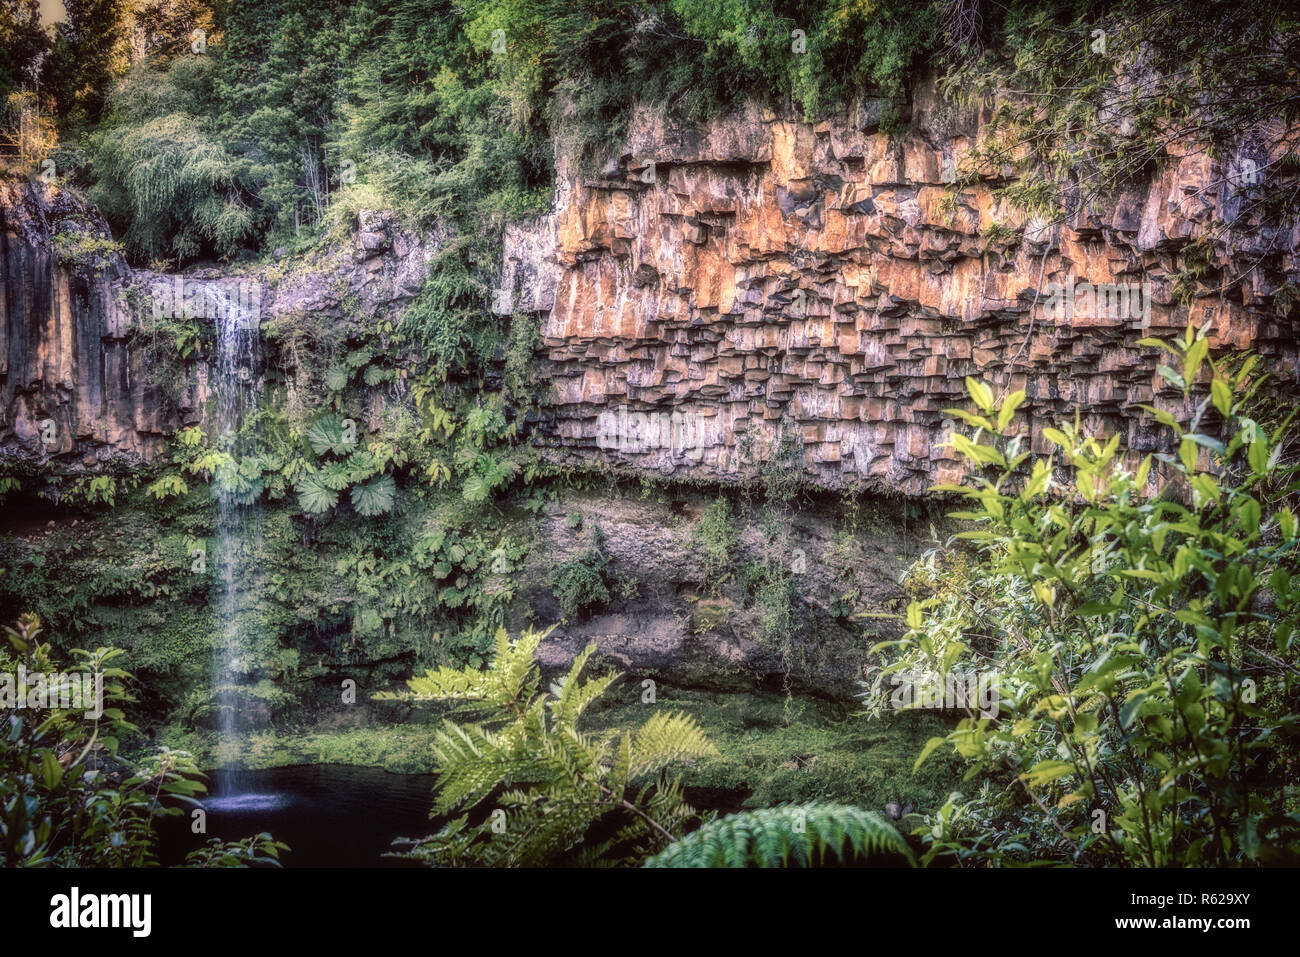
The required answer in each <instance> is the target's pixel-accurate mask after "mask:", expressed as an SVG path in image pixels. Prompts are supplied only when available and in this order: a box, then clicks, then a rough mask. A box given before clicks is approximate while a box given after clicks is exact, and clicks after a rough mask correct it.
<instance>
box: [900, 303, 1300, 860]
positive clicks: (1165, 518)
mask: <svg viewBox="0 0 1300 957" xmlns="http://www.w3.org/2000/svg"><path fill="white" fill-rule="evenodd" d="M1144 341H1145V342H1146V343H1147V344H1150V345H1155V346H1158V347H1160V348H1162V349H1164V350H1165V351H1167V352H1168V353H1169V354H1170V355H1171V356H1172V357H1173V363H1172V365H1173V368H1171V367H1168V366H1161V375H1162V376H1163V377H1164V379H1165V380H1166V381H1167V382H1169V383H1170V385H1172V386H1173V387H1174V388H1176V389H1177V390H1178V391H1180V392H1181V393H1182V394H1183V396H1184V398H1185V400H1186V402H1187V406H1186V407H1187V408H1191V409H1194V410H1195V412H1194V413H1193V415H1192V417H1191V420H1190V422H1188V423H1187V424H1183V423H1181V422H1180V421H1179V420H1178V419H1176V418H1175V417H1174V416H1173V415H1172V414H1170V413H1169V412H1167V411H1157V410H1154V409H1151V410H1149V411H1150V412H1152V414H1153V415H1154V416H1155V418H1156V419H1157V420H1158V421H1159V422H1160V423H1161V424H1162V425H1164V426H1165V427H1167V428H1168V429H1169V430H1170V432H1171V433H1172V441H1171V442H1170V443H1169V444H1168V446H1167V449H1168V450H1167V451H1162V452H1159V453H1156V454H1155V455H1149V456H1147V457H1146V458H1145V459H1143V460H1142V461H1141V463H1140V464H1136V462H1135V459H1133V458H1130V457H1126V456H1124V455H1122V454H1121V451H1120V449H1119V436H1113V437H1111V438H1110V439H1109V440H1105V439H1103V438H1101V437H1098V436H1090V435H1087V434H1084V433H1082V432H1081V431H1080V430H1078V429H1077V428H1076V427H1073V426H1069V425H1065V426H1062V427H1061V428H1060V429H1051V428H1049V429H1046V430H1045V433H1044V434H1045V436H1046V437H1047V439H1048V440H1049V441H1051V442H1052V443H1054V444H1055V445H1056V446H1057V447H1058V449H1059V453H1058V454H1059V455H1060V457H1061V459H1062V460H1063V462H1064V472H1065V475H1066V476H1067V480H1066V481H1064V482H1062V481H1060V480H1059V479H1058V474H1059V473H1058V472H1057V471H1056V470H1055V469H1054V468H1053V465H1052V462H1051V459H1050V458H1048V457H1046V456H1044V457H1038V456H1034V455H1032V454H1031V453H1030V452H1028V451H1025V450H1024V448H1023V445H1024V436H1023V434H1022V430H1021V429H1020V428H1019V427H1017V426H1013V424H1012V423H1013V420H1014V416H1015V412H1016V409H1017V407H1018V405H1019V404H1020V403H1021V402H1022V401H1023V400H1024V398H1025V396H1024V393H1023V392H1016V393H1013V394H1012V395H1010V396H1007V398H1006V399H1005V401H1003V402H1002V403H1001V404H997V403H995V401H994V398H993V393H992V390H990V389H989V388H988V387H987V386H986V385H984V384H983V383H980V382H976V381H974V380H968V387H969V390H970V392H971V395H972V397H973V398H974V400H975V404H976V406H977V407H978V412H977V413H970V412H968V411H965V410H952V414H953V415H956V416H958V417H960V418H962V419H963V420H964V421H966V422H967V423H968V424H970V425H972V426H973V427H974V428H975V434H974V436H973V437H967V436H965V435H961V434H955V435H954V437H953V444H954V446H955V447H956V449H957V451H958V452H959V453H961V455H962V456H963V457H964V458H965V459H966V460H967V461H968V462H970V463H971V464H972V465H973V466H974V467H975V469H976V474H975V475H974V476H973V477H972V478H971V479H970V480H968V482H967V483H966V484H965V485H962V486H958V487H952V488H949V489H946V490H949V491H953V492H956V493H958V494H960V495H962V496H963V497H965V498H966V499H967V501H968V502H969V504H970V508H969V510H967V511H963V512H959V513H956V517H959V518H963V519H966V520H968V521H970V522H973V523H974V525H973V527H972V528H971V529H970V530H969V531H965V532H962V533H961V535H960V536H959V537H961V538H964V539H967V540H969V541H971V542H974V543H975V544H976V545H977V546H978V548H979V556H978V560H977V562H976V564H975V567H974V569H973V571H972V573H971V586H970V587H969V588H964V589H963V588H954V589H948V590H946V591H945V592H944V593H941V594H938V595H935V596H933V597H931V598H926V599H923V600H919V601H914V602H913V603H912V604H911V606H910V607H909V609H908V613H907V618H908V625H909V627H910V630H909V632H908V633H907V635H906V636H905V637H904V638H903V639H902V640H901V641H899V642H897V643H886V644H884V645H881V646H878V648H879V649H880V650H884V649H886V648H888V649H890V650H891V652H892V655H893V658H892V660H891V662H890V663H889V664H888V666H887V667H886V669H885V674H894V673H899V672H905V671H910V670H913V669H917V670H922V671H925V672H929V673H931V674H935V675H946V674H948V673H950V672H951V671H953V670H954V669H963V670H964V669H971V670H974V671H978V672H985V673H993V674H996V675H997V676H998V679H999V680H998V686H999V692H1000V694H999V698H1000V700H999V701H997V702H995V704H996V707H995V708H994V709H993V710H994V711H996V712H997V713H996V714H994V715H990V714H989V712H988V709H984V710H983V711H982V712H977V711H976V710H975V709H974V708H968V709H967V711H968V715H969V716H968V717H965V718H963V719H962V720H961V721H960V722H959V724H958V725H957V727H956V729H955V730H954V731H953V732H952V733H950V734H948V735H946V736H943V737H935V738H932V739H931V740H930V742H929V743H928V744H927V745H926V747H925V749H924V750H923V751H922V753H921V756H920V758H919V759H918V764H919V763H920V761H922V760H924V759H925V758H926V757H927V756H928V755H929V754H931V753H932V752H933V751H934V750H935V749H937V748H940V747H943V746H945V745H948V746H951V747H953V748H954V749H956V750H957V751H958V752H959V753H960V754H961V755H962V756H963V757H964V758H966V759H967V761H969V762H970V763H971V765H972V768H971V775H970V776H976V775H982V776H984V777H985V778H986V780H987V785H986V788H985V790H984V792H983V793H982V794H980V795H979V796H977V797H975V798H973V799H970V800H965V799H962V798H959V797H957V796H954V798H953V800H952V801H950V802H949V803H948V805H946V806H945V807H944V808H943V809H941V811H940V812H939V813H938V814H937V815H936V816H935V817H934V818H933V819H932V820H931V821H930V822H929V823H927V825H926V826H925V827H924V828H922V829H921V830H919V831H918V832H917V833H918V834H920V835H921V836H922V838H923V840H924V841H925V842H926V843H927V844H928V850H927V852H926V855H925V860H927V861H929V860H934V859H936V858H945V859H953V860H958V861H962V862H968V863H998V862H1004V861H1005V862H1012V861H1021V862H1023V861H1027V860H1055V861H1069V862H1074V863H1079V864H1091V865H1116V864H1118V865H1138V866H1147V867H1163V866H1168V865H1171V864H1181V865H1186V866H1198V865H1210V866H1229V865H1243V864H1252V863H1283V862H1288V863H1295V862H1296V861H1298V860H1300V790H1297V788H1296V787H1295V783H1294V781H1295V778H1294V774H1293V772H1292V770H1291V769H1293V768H1294V766H1295V761H1296V758H1297V750H1298V749H1297V747H1296V744H1295V741H1296V738H1295V736H1294V729H1295V728H1296V727H1297V725H1298V724H1300V714H1298V713H1297V700H1296V679H1295V677H1294V676H1295V674H1296V673H1297V668H1296V665H1297V655H1296V631H1297V624H1298V623H1300V589H1298V588H1297V584H1296V582H1295V581H1294V580H1293V575H1292V570H1293V569H1294V568H1295V566H1296V554H1297V551H1300V530H1298V528H1297V519H1296V516H1295V513H1294V511H1292V509H1291V508H1290V507H1289V506H1288V505H1287V504H1286V502H1287V500H1288V498H1289V496H1291V495H1293V494H1294V486H1293V485H1291V483H1292V481H1293V479H1294V476H1295V471H1296V465H1295V464H1294V463H1293V462H1290V461H1288V460H1286V459H1285V458H1284V457H1283V449H1284V448H1286V447H1287V444H1288V441H1289V437H1290V435H1291V428H1290V425H1291V420H1292V418H1293V416H1294V413H1291V415H1288V416H1286V417H1285V418H1284V419H1283V421H1282V423H1281V424H1280V425H1279V426H1278V427H1277V428H1275V429H1272V430H1270V429H1267V428H1264V427H1263V426H1262V425H1261V424H1260V421H1259V420H1257V419H1256V418H1254V417H1252V416H1251V415H1249V414H1247V412H1246V410H1247V409H1248V408H1249V406H1250V403H1251V402H1252V400H1253V397H1254V396H1255V394H1256V393H1257V392H1258V390H1259V388H1260V385H1261V381H1262V380H1261V379H1260V378H1259V377H1258V376H1254V375H1253V362H1251V361H1247V362H1246V363H1244V364H1235V363H1229V362H1226V361H1222V360H1215V359H1213V358H1211V357H1210V356H1209V343H1208V340H1207V339H1206V338H1205V335H1204V331H1202V333H1201V334H1195V333H1194V332H1193V330H1192V328H1191V327H1190V326H1189V327H1188V329H1187V334H1186V336H1185V337H1184V338H1183V339H1182V340H1180V341H1176V342H1173V343H1165V342H1161V341H1159V340H1144ZM1194 388H1195V389H1196V392H1195V393H1193V391H1192V390H1193V389H1194ZM981 439H983V440H984V441H981ZM1153 463H1158V464H1159V465H1160V466H1161V469H1162V472H1163V474H1162V476H1161V477H1162V478H1163V480H1164V481H1165V482H1166V484H1165V487H1164V489H1163V492H1162V493H1161V494H1160V495H1158V496H1153V495H1152V494H1151V485H1150V481H1151V479H1152V467H1153ZM1135 464H1136V468H1134V465H1135ZM876 706H877V708H880V707H881V703H880V701H879V699H878V697H877V698H876Z"/></svg>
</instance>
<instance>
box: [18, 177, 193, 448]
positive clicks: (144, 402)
mask: <svg viewBox="0 0 1300 957" xmlns="http://www.w3.org/2000/svg"><path fill="white" fill-rule="evenodd" d="M60 229H68V230H71V229H76V230H78V231H80V232H81V233H83V234H85V235H89V236H98V237H101V238H106V237H107V236H108V228H107V227H106V226H105V225H104V223H103V221H102V219H100V217H99V215H98V213H97V212H96V211H95V210H94V209H93V208H90V207H87V206H85V205H84V204H83V203H82V201H81V200H80V199H79V198H78V197H76V196H75V194H73V193H71V192H69V191H66V190H62V189H59V188H57V187H46V186H44V185H43V184H40V183H28V182H23V181H18V180H3V181H0V282H2V288H3V295H0V448H4V449H5V450H6V454H15V455H19V456H23V457H25V458H29V459H32V460H38V461H44V460H48V459H51V458H59V459H62V460H65V461H67V460H71V461H73V462H74V463H76V464H86V465H90V464H94V463H97V462H100V461H102V460H103V459H105V458H107V457H112V456H125V457H127V458H132V459H143V458H148V457H149V456H151V455H152V454H154V453H156V452H157V451H158V450H159V449H161V448H162V447H163V444H164V442H165V436H166V434H167V433H168V432H170V431H171V430H172V429H173V428H174V427H175V425H176V422H175V421H174V420H173V419H172V417H171V416H170V414H169V412H168V410H167V409H166V407H165V405H166V404H165V403H164V402H162V401H161V398H160V397H159V396H158V395H157V394H156V390H154V389H151V388H149V387H148V385H147V384H146V379H145V377H144V376H143V375H142V374H141V372H142V370H141V368H140V362H141V357H140V355H139V354H138V353H135V352H133V351H132V350H131V349H130V348H129V346H128V343H129V338H130V332H131V329H132V318H131V311H130V308H129V306H128V302H127V298H126V285H125V280H126V279H127V278H128V277H129V270H128V269H127V267H126V264H125V262H124V261H123V260H122V257H121V256H119V255H116V254H107V255H103V256H99V257H96V261H95V262H93V263H78V262H75V261H67V260H63V259H61V258H60V256H59V254H58V252H57V251H56V248H55V245H54V242H53V238H54V235H55V234H56V231H58V230H60Z"/></svg>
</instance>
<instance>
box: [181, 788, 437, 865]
mask: <svg viewBox="0 0 1300 957" xmlns="http://www.w3.org/2000/svg"><path fill="white" fill-rule="evenodd" d="M209 787H210V788H211V792H212V793H210V794H209V795H208V796H207V797H205V798H204V799H203V808H204V810H205V811H206V812H207V833H206V834H193V833H191V830H190V827H191V821H190V816H189V814H188V813H186V814H185V815H184V816H183V817H172V818H167V819H165V820H164V821H163V822H162V826H161V828H160V835H159V836H160V846H159V857H160V859H161V863H163V864H164V865H170V864H177V863H180V862H181V860H182V859H183V858H184V857H185V855H186V853H188V852H189V851H191V850H193V849H194V848H196V847H200V846H202V845H203V844H204V843H205V842H207V841H208V840H210V839H211V838H213V837H220V838H222V839H235V838H241V837H248V836H250V835H253V834H257V833H259V832H261V831H267V832H269V833H270V834H271V835H272V836H273V837H274V838H275V839H276V840H279V841H284V842H285V843H286V844H288V845H289V847H290V852H289V853H288V854H285V855H283V856H282V858H281V862H282V863H283V865H284V866H285V867H394V866H403V865H406V864H407V862H404V861H395V860H393V859H391V858H385V857H383V856H381V855H383V854H384V853H385V852H386V851H388V850H390V845H391V844H392V841H393V838H395V837H422V836H424V835H426V834H430V833H433V832H434V831H436V830H438V827H439V826H440V825H439V823H438V822H434V821H431V820H430V819H429V808H430V807H431V806H432V804H433V775H431V774H391V773H389V772H388V771H385V770H383V769H382V768H356V767H347V766H344V765H334V764H308V765H299V766H295V767H288V768H273V769H270V770H266V771H240V772H238V774H236V775H223V774H217V773H214V774H212V775H211V776H210V779H209Z"/></svg>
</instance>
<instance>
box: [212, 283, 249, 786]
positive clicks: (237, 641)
mask: <svg viewBox="0 0 1300 957" xmlns="http://www.w3.org/2000/svg"><path fill="white" fill-rule="evenodd" d="M239 285H241V286H242V285H243V284H239ZM230 287H231V284H229V283H211V284H205V288H204V289H203V294H204V295H203V298H204V302H205V315H208V316H211V317H212V318H213V319H214V320H215V325H216V342H217V345H216V353H215V356H214V361H213V363H212V372H211V378H210V380H209V388H210V402H211V406H210V410H211V412H210V414H211V430H212V434H213V439H214V441H213V445H214V447H215V448H217V449H218V450H220V451H221V452H224V453H226V454H227V455H229V456H230V461H229V462H228V463H224V464H223V465H222V466H220V467H219V468H218V470H217V474H216V481H215V483H214V488H215V490H216V500H217V521H216V555H215V556H214V557H215V569H216V573H217V588H218V589H219V595H218V598H217V601H218V604H217V614H218V616H219V620H220V631H219V634H218V644H217V647H215V648H214V649H213V655H212V664H211V668H212V671H211V678H212V688H213V694H214V703H215V705H216V709H217V733H218V748H217V754H218V760H219V763H220V764H221V765H222V767H220V768H219V769H218V771H217V775H216V782H215V784H216V787H215V789H214V792H213V796H214V797H216V798H220V797H222V796H223V795H225V796H229V795H234V794H236V793H238V792H239V791H240V790H241V786H240V781H239V769H238V767H237V766H236V767H231V766H230V765H231V764H232V762H238V760H239V756H238V753H237V752H238V747H239V740H240V738H239V732H240V731H241V730H246V727H247V722H246V721H245V722H242V725H243V727H242V728H241V721H240V718H241V716H244V714H245V712H246V710H247V708H248V699H247V689H246V685H245V681H244V679H245V678H246V677H247V675H248V674H249V673H250V672H251V671H252V664H251V662H250V655H251V652H252V643H251V639H252V637H253V634H254V629H255V625H256V621H257V617H258V599H259V597H260V596H259V593H260V587H259V584H260V581H261V569H260V567H259V561H260V555H261V537H262V536H261V514H260V507H259V504H258V502H259V499H260V497H261V492H262V487H261V482H260V479H259V477H258V475H253V476H252V478H251V479H250V477H249V476H248V475H246V474H244V473H242V472H241V470H240V464H241V463H242V462H243V461H244V459H245V457H246V456H248V455H250V454H253V453H255V452H256V442H255V441H254V440H253V439H252V437H250V435H249V434H248V429H247V428H246V426H248V425H249V419H250V415H251V413H253V412H255V411H256V409H257V403H258V397H259V394H260V391H261V369H260V358H261V355H260V352H261V350H260V348H259V345H260V330H259V318H260V317H259V308H258V307H259V305H260V302H259V301H258V299H259V298H260V297H249V296H246V295H238V296H235V295H231V294H230V293H231V288H230ZM214 300H215V303H216V305H215V308H210V307H211V306H212V304H213V302H214Z"/></svg>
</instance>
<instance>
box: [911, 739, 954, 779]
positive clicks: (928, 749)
mask: <svg viewBox="0 0 1300 957" xmlns="http://www.w3.org/2000/svg"><path fill="white" fill-rule="evenodd" d="M947 740H948V739H947V738H940V737H934V738H931V739H930V740H929V741H927V742H925V747H923V748H922V749H921V753H920V755H918V756H917V759H916V763H915V764H913V765H912V773H913V774H915V773H916V771H917V769H918V768H919V767H920V766H921V765H922V764H924V763H925V759H926V758H928V757H929V756H930V755H932V754H934V750H935V748H937V747H939V745H941V744H943V743H944V742H945V741H947Z"/></svg>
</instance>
